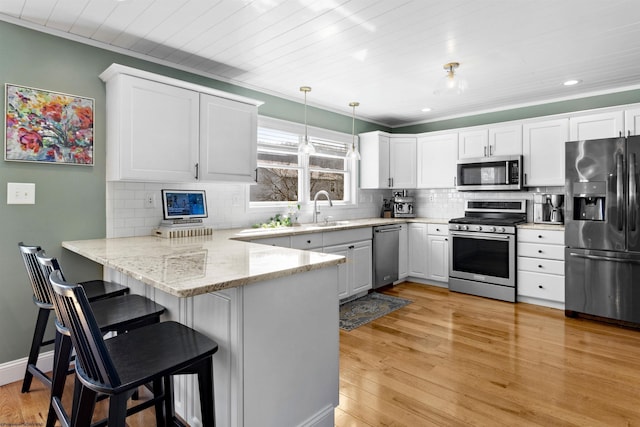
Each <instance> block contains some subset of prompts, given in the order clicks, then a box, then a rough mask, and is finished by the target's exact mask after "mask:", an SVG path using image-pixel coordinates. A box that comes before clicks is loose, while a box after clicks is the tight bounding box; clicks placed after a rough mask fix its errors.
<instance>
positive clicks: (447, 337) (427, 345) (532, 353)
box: [0, 283, 640, 427]
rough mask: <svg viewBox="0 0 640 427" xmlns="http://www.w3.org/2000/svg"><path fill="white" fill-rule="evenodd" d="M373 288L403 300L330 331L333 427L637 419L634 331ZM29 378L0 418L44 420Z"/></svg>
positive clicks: (41, 398)
mask: <svg viewBox="0 0 640 427" xmlns="http://www.w3.org/2000/svg"><path fill="white" fill-rule="evenodd" d="M385 293H388V294H390V295H396V296H400V297H403V298H407V299H410V300H412V301H413V303H412V304H409V305H408V306H406V307H404V308H402V309H400V310H398V311H396V312H394V313H391V314H389V315H387V316H385V317H383V318H381V319H378V320H376V321H374V322H372V323H370V324H368V325H364V326H361V327H360V328H358V329H356V330H353V331H351V332H344V331H340V406H339V407H338V408H337V409H336V417H335V423H336V426H338V427H346V426H365V427H366V426H394V427H395V426H412V427H413V426H458V425H477V426H501V425H504V426H527V425H538V426H634V425H638V426H640V331H637V330H630V329H624V328H620V327H616V326H611V325H606V324H603V323H597V322H593V321H589V320H581V319H567V318H565V317H564V313H563V312H562V311H559V310H553V309H548V308H544V307H538V306H534V305H529V304H522V303H520V304H511V303H505V302H500V301H494V300H489V299H484V298H479V297H473V296H469V295H464V294H458V293H450V292H449V291H448V290H446V289H442V288H437V287H432V286H425V285H419V284H413V283H405V284H401V285H399V286H396V287H394V288H393V289H390V290H388V291H385ZM67 383H68V384H70V383H71V381H68V382H67ZM33 384H34V385H33V387H32V391H31V392H30V393H27V394H21V393H20V383H13V384H9V385H6V386H3V387H0V425H3V424H6V425H9V423H11V424H12V425H44V419H45V418H46V410H47V398H48V391H47V390H45V389H44V387H43V386H42V385H41V384H40V383H39V382H38V381H37V380H34V382H33ZM70 394H71V391H70V390H68V391H67V392H66V393H65V395H66V396H69V395H70ZM154 421H155V418H154V416H153V412H152V410H146V411H143V413H141V414H138V415H136V416H134V417H130V418H128V419H127V422H128V424H129V426H130V427H146V426H150V425H154ZM223 427H224V426H223ZM283 427H287V426H283Z"/></svg>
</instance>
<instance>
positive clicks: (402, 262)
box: [398, 224, 409, 280]
mask: <svg viewBox="0 0 640 427" xmlns="http://www.w3.org/2000/svg"><path fill="white" fill-rule="evenodd" d="M398 240H399V243H398V280H404V279H406V278H407V277H409V227H408V226H407V224H401V225H400V236H399V239H398Z"/></svg>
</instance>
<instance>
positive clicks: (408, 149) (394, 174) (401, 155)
mask: <svg viewBox="0 0 640 427" xmlns="http://www.w3.org/2000/svg"><path fill="white" fill-rule="evenodd" d="M389 177H390V178H391V188H416V138H415V137H398V136H393V135H392V136H391V139H390V141H389Z"/></svg>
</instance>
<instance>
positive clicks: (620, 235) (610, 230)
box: [565, 136, 640, 326]
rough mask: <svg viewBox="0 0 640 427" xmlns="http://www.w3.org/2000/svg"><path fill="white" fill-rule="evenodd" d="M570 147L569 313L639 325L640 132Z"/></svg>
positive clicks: (567, 226)
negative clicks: (639, 173) (639, 193)
mask: <svg viewBox="0 0 640 427" xmlns="http://www.w3.org/2000/svg"><path fill="white" fill-rule="evenodd" d="M565 147H566V157H565V161H566V186H565V189H566V190H565V191H566V197H565V244H566V246H567V247H566V249H565V313H566V315H567V316H576V315H579V314H583V315H587V316H596V317H599V318H605V319H611V320H613V321H616V322H622V323H632V324H634V325H636V326H640V291H639V290H638V289H639V288H638V283H640V212H639V209H638V196H639V195H638V172H639V170H640V169H639V166H640V165H639V163H638V161H639V159H640V137H637V136H632V137H628V138H610V139H596V140H586V141H569V142H567V143H566V146H565Z"/></svg>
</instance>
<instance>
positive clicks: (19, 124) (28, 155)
mask: <svg viewBox="0 0 640 427" xmlns="http://www.w3.org/2000/svg"><path fill="white" fill-rule="evenodd" d="M5 100H6V101H5V102H6V104H5V147H4V148H5V151H4V159H5V161H18V162H43V163H53V164H67V165H81V166H93V164H94V158H93V141H94V111H95V109H94V107H95V100H94V99H93V98H87V97H83V96H79V95H70V94H65V93H61V92H55V91H50V90H44V89H37V88H32V87H28V86H22V85H15V84H11V83H6V84H5Z"/></svg>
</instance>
